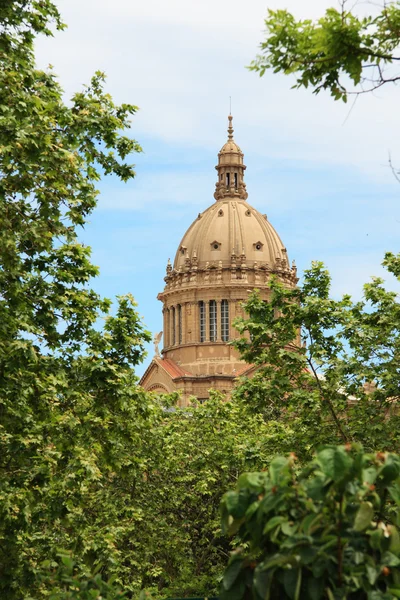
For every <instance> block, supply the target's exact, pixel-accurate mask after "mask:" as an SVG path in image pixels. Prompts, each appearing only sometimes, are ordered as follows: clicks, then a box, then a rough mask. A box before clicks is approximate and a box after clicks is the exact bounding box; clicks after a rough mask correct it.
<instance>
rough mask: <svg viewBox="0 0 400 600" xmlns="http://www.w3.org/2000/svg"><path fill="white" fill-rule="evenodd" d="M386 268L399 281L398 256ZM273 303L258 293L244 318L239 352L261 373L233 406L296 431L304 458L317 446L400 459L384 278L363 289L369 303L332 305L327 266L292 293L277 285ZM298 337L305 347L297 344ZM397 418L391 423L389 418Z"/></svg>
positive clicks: (393, 345) (397, 308)
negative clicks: (353, 445) (348, 445)
mask: <svg viewBox="0 0 400 600" xmlns="http://www.w3.org/2000/svg"><path fill="white" fill-rule="evenodd" d="M383 264H384V266H385V267H386V268H387V269H388V271H389V272H390V273H392V274H393V275H395V276H396V277H397V278H398V279H399V280H400V256H399V255H398V256H394V255H393V254H391V253H387V254H386V256H385V260H384V263H383ZM270 288H271V297H270V301H269V302H268V303H266V302H263V301H262V300H261V299H260V297H259V295H258V294H257V293H253V294H252V295H251V296H250V298H249V300H248V302H247V303H246V305H245V310H246V312H247V314H248V317H247V318H245V319H237V320H236V327H237V329H238V330H239V332H240V333H241V334H242V336H241V338H240V339H239V340H237V341H235V346H236V347H237V348H238V350H239V351H240V352H241V354H242V357H243V358H244V360H246V361H247V362H249V363H252V364H255V365H257V366H258V367H259V369H258V372H257V373H256V375H255V377H254V378H253V379H251V380H243V381H242V382H241V384H240V385H239V386H238V388H237V389H236V391H235V394H234V398H235V399H236V400H238V401H241V402H242V403H244V404H245V405H246V406H247V408H248V410H250V411H255V412H258V413H260V414H264V418H266V419H270V418H271V416H273V418H274V419H280V420H281V421H282V422H283V423H287V424H288V425H289V424H290V426H291V429H292V431H294V432H295V433H297V434H298V435H297V439H296V441H295V445H294V447H293V450H295V451H296V453H298V454H299V457H300V458H301V459H302V460H305V459H307V458H310V457H311V455H312V452H313V451H314V450H315V449H316V448H318V446H319V445H320V444H326V443H340V442H342V443H343V442H348V441H359V442H361V443H363V444H364V445H365V447H366V448H367V449H368V450H379V449H380V450H383V449H386V450H390V451H399V449H400V438H399V435H398V431H399V429H398V424H399V411H398V408H397V406H398V401H399V390H400V373H399V369H398V364H399V360H400V304H399V300H398V297H397V295H396V293H395V292H391V291H388V290H386V289H385V287H384V282H383V280H382V279H379V278H374V279H373V281H372V282H371V283H368V284H366V285H365V286H364V298H363V299H362V300H361V301H359V302H353V301H352V300H351V298H350V296H344V297H343V298H342V299H340V300H334V299H332V298H330V296H329V292H330V276H329V273H328V272H327V270H326V269H325V268H324V266H323V265H322V264H321V263H314V264H313V265H312V267H311V269H309V270H307V271H306V272H305V274H304V282H303V284H302V285H300V286H299V287H297V288H296V289H288V288H286V287H285V286H284V285H283V284H281V283H280V282H279V281H278V280H277V279H275V278H274V277H272V279H271V282H270ZM299 337H300V340H299ZM389 417H390V418H389Z"/></svg>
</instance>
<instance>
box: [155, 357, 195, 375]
mask: <svg viewBox="0 0 400 600" xmlns="http://www.w3.org/2000/svg"><path fill="white" fill-rule="evenodd" d="M155 360H156V361H157V364H158V365H160V367H162V368H163V369H164V370H165V371H167V373H168V374H169V375H171V377H172V378H173V379H175V377H185V376H188V375H189V376H190V375H192V373H190V372H189V371H186V370H185V369H182V368H181V367H179V366H178V365H177V364H176V363H175V362H174V361H173V360H171V359H170V358H156V359H155Z"/></svg>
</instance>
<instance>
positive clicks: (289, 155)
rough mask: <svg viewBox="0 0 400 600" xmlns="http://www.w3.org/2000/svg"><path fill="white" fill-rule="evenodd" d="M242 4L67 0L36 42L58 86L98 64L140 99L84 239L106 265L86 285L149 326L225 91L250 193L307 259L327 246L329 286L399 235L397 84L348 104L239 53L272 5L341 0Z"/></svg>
mask: <svg viewBox="0 0 400 600" xmlns="http://www.w3.org/2000/svg"><path fill="white" fill-rule="evenodd" d="M248 4H249V6H246V7H245V8H244V6H243V3H242V2H241V1H240V0H213V1H212V2H211V0H202V2H201V3H200V2H193V1H192V2H187V0H147V1H146V3H138V2H132V1H129V0H114V1H113V2H109V1H106V0H96V1H95V0H84V1H82V0H81V1H80V2H78V1H77V0H68V2H67V1H66V0H60V1H59V2H58V5H59V8H60V10H61V12H62V14H63V16H64V19H65V21H66V22H67V24H68V30H67V31H66V32H63V33H57V34H56V36H55V38H53V39H50V40H40V41H39V42H38V44H37V57H38V63H39V65H40V66H46V65H47V64H49V63H50V64H52V65H53V66H54V70H55V72H56V73H57V74H58V75H59V78H60V81H61V84H62V85H63V87H64V89H65V93H66V97H69V96H71V94H72V93H73V92H74V91H77V90H79V89H80V87H81V85H82V84H83V83H85V82H88V81H89V79H90V76H91V75H92V73H93V72H94V71H95V70H97V69H101V70H104V71H105V72H106V73H107V75H108V80H107V89H108V91H109V92H110V93H111V94H112V95H113V97H114V98H115V100H116V101H119V102H131V103H133V104H137V105H138V106H139V107H140V112H139V113H138V114H137V116H135V117H134V119H133V123H132V136H133V137H134V138H135V139H137V140H138V141H139V142H140V143H141V145H142V146H143V149H144V153H143V154H141V155H138V156H137V157H135V159H134V161H135V163H136V170H137V177H136V179H135V180H134V181H131V182H129V183H128V184H122V183H119V182H118V181H117V180H116V179H113V178H107V179H104V180H103V181H102V182H101V185H100V190H101V195H100V199H99V206H98V208H97V209H96V211H95V213H94V214H93V215H92V217H91V219H90V223H89V224H88V225H87V227H86V228H85V230H84V232H82V239H83V240H84V241H85V242H86V243H88V244H90V245H91V246H92V249H93V261H94V263H95V264H97V265H99V266H100V276H99V277H98V278H97V279H96V280H95V282H94V287H95V288H96V289H97V290H98V291H99V292H101V293H102V294H103V295H105V296H107V297H111V298H114V297H115V296H116V295H118V294H124V293H127V292H131V293H133V295H134V296H135V298H136V299H137V301H138V304H139V311H140V314H141V315H143V318H144V321H145V323H146V325H147V326H148V328H149V329H150V330H151V331H152V332H153V333H154V332H157V331H159V330H161V328H162V318H161V303H160V302H158V301H157V299H156V296H157V293H158V292H159V291H161V289H162V287H163V284H164V281H163V277H164V275H165V266H166V262H167V259H168V257H170V258H171V259H173V257H174V255H175V252H176V249H177V248H178V246H179V242H180V239H181V237H182V236H183V234H184V232H185V231H186V229H187V228H188V227H189V225H190V224H191V222H192V221H193V220H194V219H195V218H196V216H197V214H198V212H200V211H202V210H204V209H205V208H207V207H208V206H209V205H210V204H212V203H213V202H214V198H213V192H214V186H215V181H216V172H215V169H214V166H215V164H216V161H217V153H218V151H219V149H220V147H221V146H222V145H223V143H224V142H225V139H226V127H227V114H228V112H229V96H232V113H233V115H234V128H235V139H236V140H237V142H238V143H239V144H240V146H241V148H242V150H243V151H244V153H245V164H246V165H247V171H246V183H247V189H248V192H249V199H248V201H249V202H250V204H252V205H253V206H254V207H255V208H257V209H258V210H259V211H260V212H262V213H267V214H268V218H269V220H270V221H271V223H272V224H273V225H274V227H275V228H276V229H277V231H278V232H279V234H280V236H281V238H282V240H283V242H284V244H285V245H286V247H287V249H288V253H289V257H290V259H293V258H294V259H295V260H296V263H297V265H298V267H299V269H300V271H301V270H303V269H304V268H307V266H308V265H309V264H310V262H311V260H322V261H324V262H325V263H326V265H327V266H328V268H329V269H330V271H331V273H332V276H333V293H334V294H335V295H336V296H337V295H340V294H341V293H352V294H353V295H354V296H356V297H359V296H360V293H361V287H362V284H363V283H364V282H366V281H367V280H368V279H369V277H370V276H372V275H381V274H382V269H381V267H380V262H381V260H382V258H383V254H384V252H385V250H392V251H394V252H397V251H399V239H400V185H399V184H398V183H396V182H395V180H394V178H393V175H392V174H391V172H390V169H389V167H388V155H389V153H391V155H392V159H393V162H394V163H395V164H396V163H397V164H398V165H399V166H400V141H399V136H398V135H397V133H396V132H398V131H399V129H400V111H398V108H397V107H398V102H399V91H398V90H397V89H396V88H395V87H393V88H383V89H382V90H380V91H379V94H374V95H366V96H362V97H360V98H359V99H358V100H357V102H356V104H355V105H354V107H353V109H352V111H351V113H350V114H349V110H350V107H349V106H346V105H343V104H338V103H336V102H334V101H333V100H332V99H331V98H330V97H329V96H328V95H319V96H317V97H315V96H312V95H311V93H310V92H309V91H297V90H291V89H290V87H291V85H292V84H293V80H290V79H289V78H286V77H283V76H280V75H273V74H272V73H267V74H266V75H265V77H263V78H261V79H260V78H259V77H258V76H257V75H255V74H254V73H250V72H249V71H247V70H246V69H245V65H247V64H249V62H250V60H251V59H252V58H253V57H254V56H255V54H256V52H257V46H258V44H259V42H260V41H261V39H262V29H263V18H264V16H265V14H266V8H267V6H269V7H270V8H285V7H287V8H289V9H290V10H292V11H293V12H295V14H296V15H297V16H298V17H304V18H305V17H314V16H319V15H321V14H322V12H323V10H324V8H326V7H327V6H331V5H334V0H331V2H326V1H325V0H304V1H302V2H301V3H299V2H298V1H296V0H287V1H286V2H284V1H283V0H275V1H271V2H268V4H266V3H265V2H264V1H261V0H252V2H251V3H248ZM299 4H301V7H299ZM390 286H391V287H394V288H396V289H399V286H398V285H397V283H395V282H394V281H393V280H391V281H390ZM396 286H397V287H396ZM149 350H150V351H149V356H148V358H147V361H146V363H145V364H144V365H143V366H141V367H140V368H139V369H138V370H137V371H138V373H139V374H141V373H142V372H143V371H144V368H145V366H146V364H148V362H149V360H150V359H151V356H152V348H150V349H149Z"/></svg>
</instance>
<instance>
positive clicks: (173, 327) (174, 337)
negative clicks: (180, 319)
mask: <svg viewBox="0 0 400 600" xmlns="http://www.w3.org/2000/svg"><path fill="white" fill-rule="evenodd" d="M171 342H172V345H173V346H175V343H176V329H175V306H173V307H172V308H171Z"/></svg>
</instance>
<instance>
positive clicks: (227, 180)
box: [226, 173, 231, 187]
mask: <svg viewBox="0 0 400 600" xmlns="http://www.w3.org/2000/svg"><path fill="white" fill-rule="evenodd" d="M230 184H231V174H230V173H227V174H226V187H229V186H230Z"/></svg>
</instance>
